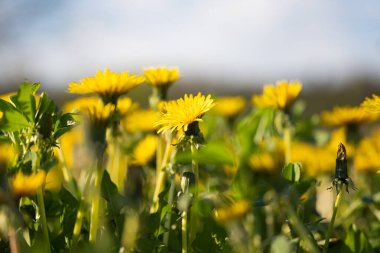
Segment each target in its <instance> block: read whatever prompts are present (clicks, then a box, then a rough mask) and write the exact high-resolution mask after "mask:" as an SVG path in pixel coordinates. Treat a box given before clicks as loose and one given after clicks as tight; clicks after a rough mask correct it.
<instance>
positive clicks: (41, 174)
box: [11, 170, 46, 196]
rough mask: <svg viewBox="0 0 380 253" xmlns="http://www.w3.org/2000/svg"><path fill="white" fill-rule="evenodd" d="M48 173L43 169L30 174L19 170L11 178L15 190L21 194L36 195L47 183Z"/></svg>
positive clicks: (17, 193)
mask: <svg viewBox="0 0 380 253" xmlns="http://www.w3.org/2000/svg"><path fill="white" fill-rule="evenodd" d="M45 177H46V173H45V171H43V170H40V171H38V172H34V173H32V174H30V175H25V174H24V173H22V172H21V171H20V172H17V174H16V175H15V176H14V177H13V178H12V179H11V185H12V189H13V192H14V193H15V194H16V195H19V196H27V195H34V194H35V193H36V192H37V190H38V189H40V188H41V187H43V185H44V184H45Z"/></svg>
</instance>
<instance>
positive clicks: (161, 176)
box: [150, 136, 171, 213]
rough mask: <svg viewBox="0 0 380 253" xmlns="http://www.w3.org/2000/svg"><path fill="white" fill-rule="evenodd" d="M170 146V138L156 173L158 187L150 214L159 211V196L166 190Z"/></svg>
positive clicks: (155, 190)
mask: <svg viewBox="0 0 380 253" xmlns="http://www.w3.org/2000/svg"><path fill="white" fill-rule="evenodd" d="M158 138H159V139H160V138H161V136H159V137H158ZM158 145H159V146H160V142H159V143H158ZM170 145H171V139H170V138H169V139H168V140H166V146H165V152H164V156H163V158H162V160H161V163H160V164H158V165H157V166H159V167H157V169H158V171H156V173H157V179H156V186H155V188H154V193H153V205H152V207H151V208H150V213H155V212H157V210H158V204H159V195H160V193H161V191H162V189H163V188H164V186H165V181H166V164H167V162H168V158H169V153H170V152H169V151H170Z"/></svg>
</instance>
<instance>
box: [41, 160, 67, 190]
mask: <svg viewBox="0 0 380 253" xmlns="http://www.w3.org/2000/svg"><path fill="white" fill-rule="evenodd" d="M62 183H63V174H62V170H61V168H60V167H59V166H55V167H53V168H52V169H50V170H49V171H48V173H47V175H46V179H45V190H49V191H52V192H58V191H59V190H60V189H61V187H62Z"/></svg>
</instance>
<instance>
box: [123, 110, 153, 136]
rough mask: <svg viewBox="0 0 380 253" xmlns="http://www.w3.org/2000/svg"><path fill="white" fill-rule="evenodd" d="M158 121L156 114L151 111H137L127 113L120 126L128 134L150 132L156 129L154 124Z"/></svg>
mask: <svg viewBox="0 0 380 253" xmlns="http://www.w3.org/2000/svg"><path fill="white" fill-rule="evenodd" d="M157 120H158V112H156V111H153V110H144V109H138V110H134V111H132V112H131V113H129V114H128V115H127V116H126V117H125V118H124V120H123V121H122V125H123V126H124V128H125V129H126V130H127V131H128V132H130V133H135V132H151V131H154V130H156V129H157V127H156V126H154V123H155V122H156V121H157Z"/></svg>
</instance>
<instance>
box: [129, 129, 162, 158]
mask: <svg viewBox="0 0 380 253" xmlns="http://www.w3.org/2000/svg"><path fill="white" fill-rule="evenodd" d="M157 144H158V143H157V136H154V135H147V136H146V137H144V139H142V140H141V141H139V142H138V143H137V145H136V147H135V148H134V150H133V153H132V157H133V160H132V163H133V164H136V165H147V164H148V163H149V162H150V161H151V160H152V158H153V157H154V155H155V153H156V149H157Z"/></svg>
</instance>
